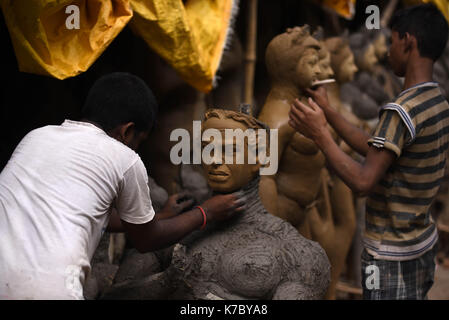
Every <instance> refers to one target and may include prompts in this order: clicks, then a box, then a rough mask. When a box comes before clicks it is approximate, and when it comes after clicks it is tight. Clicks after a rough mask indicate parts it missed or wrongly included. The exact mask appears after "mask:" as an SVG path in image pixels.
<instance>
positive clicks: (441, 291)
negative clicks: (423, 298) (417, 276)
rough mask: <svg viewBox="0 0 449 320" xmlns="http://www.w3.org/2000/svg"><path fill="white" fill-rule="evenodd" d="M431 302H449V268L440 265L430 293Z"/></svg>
mask: <svg viewBox="0 0 449 320" xmlns="http://www.w3.org/2000/svg"><path fill="white" fill-rule="evenodd" d="M428 298H429V300H449V266H444V265H441V264H438V265H437V267H436V270H435V280H434V284H433V286H432V288H431V289H430V291H429V293H428Z"/></svg>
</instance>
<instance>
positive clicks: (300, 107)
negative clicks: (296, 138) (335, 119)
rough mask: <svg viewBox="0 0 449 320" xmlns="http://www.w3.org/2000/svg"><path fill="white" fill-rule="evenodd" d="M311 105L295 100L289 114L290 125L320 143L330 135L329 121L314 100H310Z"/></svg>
mask: <svg viewBox="0 0 449 320" xmlns="http://www.w3.org/2000/svg"><path fill="white" fill-rule="evenodd" d="M309 104H310V107H309V106H306V105H305V104H303V103H301V102H300V101H299V100H298V99H295V101H294V102H293V104H292V107H291V109H290V112H289V117H290V120H289V122H288V124H289V125H290V126H291V127H292V128H293V129H295V130H296V131H299V132H300V133H302V134H303V135H304V136H306V137H307V138H309V139H312V140H313V141H314V142H315V143H318V141H320V140H321V138H322V137H323V136H325V135H326V134H328V133H329V130H328V129H327V121H326V117H325V115H324V113H323V110H321V108H320V107H319V106H318V105H317V104H316V103H315V101H313V99H312V98H309Z"/></svg>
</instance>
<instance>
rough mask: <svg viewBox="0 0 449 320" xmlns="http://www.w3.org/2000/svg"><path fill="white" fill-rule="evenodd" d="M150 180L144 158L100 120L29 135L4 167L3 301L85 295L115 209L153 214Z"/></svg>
mask: <svg viewBox="0 0 449 320" xmlns="http://www.w3.org/2000/svg"><path fill="white" fill-rule="evenodd" d="M147 182H148V176H147V171H146V169H145V166H144V164H143V163H142V160H141V159H140V158H139V156H138V155H137V154H136V153H135V152H134V151H133V150H131V149H130V148H128V147H127V146H126V145H124V144H122V143H121V142H119V141H117V140H115V139H113V138H111V137H109V136H108V135H107V134H106V133H105V132H104V131H103V130H101V129H100V128H98V127H96V126H94V125H92V124H89V123H86V122H75V121H70V120H66V121H65V122H64V123H63V124H62V125H60V126H46V127H43V128H39V129H36V130H33V131H31V132H30V133H29V134H27V135H26V136H25V137H24V138H23V140H22V141H21V142H20V143H19V145H18V146H17V148H16V150H15V151H14V153H13V155H12V156H11V159H10V160H9V162H8V164H7V165H6V166H5V168H4V169H3V171H2V172H1V173H0V299H83V288H82V286H83V284H84V279H85V277H86V276H87V274H88V273H89V272H90V260H91V259H92V256H93V254H94V252H95V249H96V248H97V246H98V243H99V241H100V238H101V235H102V234H103V232H104V230H105V228H106V226H107V223H108V221H109V213H110V209H111V207H112V206H115V207H116V208H117V212H118V213H119V215H120V218H121V219H122V220H124V221H126V222H129V223H134V224H143V223H146V222H148V221H150V220H152V219H153V217H154V210H153V207H152V204H151V200H150V190H149V188H148V184H147Z"/></svg>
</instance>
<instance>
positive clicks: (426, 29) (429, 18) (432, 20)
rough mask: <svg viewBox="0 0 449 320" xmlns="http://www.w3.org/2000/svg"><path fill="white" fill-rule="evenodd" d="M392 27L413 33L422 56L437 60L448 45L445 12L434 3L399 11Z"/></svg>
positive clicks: (401, 32) (392, 21) (391, 23)
mask: <svg viewBox="0 0 449 320" xmlns="http://www.w3.org/2000/svg"><path fill="white" fill-rule="evenodd" d="M390 28H391V29H392V30H393V31H397V32H398V33H399V37H400V38H401V39H402V38H403V37H404V36H405V33H406V32H408V33H409V34H410V35H413V36H414V37H415V38H416V40H417V42H418V50H419V54H420V55H421V57H426V58H430V59H432V60H433V61H436V60H437V59H438V58H439V57H440V56H441V54H442V53H443V50H444V48H445V47H446V41H447V37H448V25H447V22H446V19H445V18H444V16H443V14H442V13H441V12H440V10H438V8H437V7H435V6H434V5H433V4H431V3H428V4H421V5H417V6H413V7H409V8H406V9H403V10H399V11H397V12H396V13H395V14H394V16H393V18H392V19H391V22H390Z"/></svg>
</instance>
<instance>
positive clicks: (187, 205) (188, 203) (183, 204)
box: [178, 198, 195, 211]
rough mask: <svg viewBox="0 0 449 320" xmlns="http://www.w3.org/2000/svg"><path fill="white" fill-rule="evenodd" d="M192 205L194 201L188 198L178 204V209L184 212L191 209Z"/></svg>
mask: <svg viewBox="0 0 449 320" xmlns="http://www.w3.org/2000/svg"><path fill="white" fill-rule="evenodd" d="M194 203H195V200H194V199H192V198H190V199H186V200H184V201H182V202H180V203H178V207H179V208H180V210H181V211H184V210H185V209H187V208H190V207H192V206H193V205H194Z"/></svg>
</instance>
